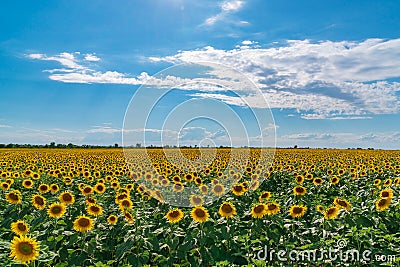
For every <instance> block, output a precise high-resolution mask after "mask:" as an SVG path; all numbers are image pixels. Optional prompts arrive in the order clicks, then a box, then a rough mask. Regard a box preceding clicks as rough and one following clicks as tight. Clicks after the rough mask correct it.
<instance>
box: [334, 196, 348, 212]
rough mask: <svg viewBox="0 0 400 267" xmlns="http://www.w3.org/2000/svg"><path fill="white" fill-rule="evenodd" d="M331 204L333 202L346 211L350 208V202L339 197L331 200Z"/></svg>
mask: <svg viewBox="0 0 400 267" xmlns="http://www.w3.org/2000/svg"><path fill="white" fill-rule="evenodd" d="M333 204H335V205H336V206H337V207H338V208H340V209H345V210H348V211H349V210H350V209H351V206H350V203H349V202H348V201H347V200H346V199H341V198H338V197H337V198H335V200H334V201H333Z"/></svg>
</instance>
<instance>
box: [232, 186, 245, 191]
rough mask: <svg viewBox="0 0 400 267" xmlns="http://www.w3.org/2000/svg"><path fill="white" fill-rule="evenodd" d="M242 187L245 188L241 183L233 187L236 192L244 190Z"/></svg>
mask: <svg viewBox="0 0 400 267" xmlns="http://www.w3.org/2000/svg"><path fill="white" fill-rule="evenodd" d="M242 189H243V188H242V187H241V186H240V185H237V186H235V187H233V190H235V191H236V192H242Z"/></svg>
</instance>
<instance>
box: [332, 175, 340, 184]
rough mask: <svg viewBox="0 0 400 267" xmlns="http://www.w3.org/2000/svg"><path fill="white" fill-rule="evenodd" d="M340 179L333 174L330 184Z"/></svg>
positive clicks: (336, 182)
mask: <svg viewBox="0 0 400 267" xmlns="http://www.w3.org/2000/svg"><path fill="white" fill-rule="evenodd" d="M339 181H340V179H339V178H338V177H337V176H333V177H332V178H331V184H338V183H339Z"/></svg>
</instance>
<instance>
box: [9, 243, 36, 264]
mask: <svg viewBox="0 0 400 267" xmlns="http://www.w3.org/2000/svg"><path fill="white" fill-rule="evenodd" d="M10 250H11V253H10V257H11V258H13V260H14V261H17V262H19V263H22V264H29V263H30V262H31V261H35V260H36V258H37V257H38V256H39V244H38V242H36V240H34V239H32V238H29V237H26V236H21V237H18V236H14V238H13V240H12V241H11V246H10Z"/></svg>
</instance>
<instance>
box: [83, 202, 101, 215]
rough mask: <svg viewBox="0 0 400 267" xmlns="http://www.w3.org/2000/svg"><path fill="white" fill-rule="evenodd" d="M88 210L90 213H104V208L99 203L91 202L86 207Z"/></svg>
mask: <svg viewBox="0 0 400 267" xmlns="http://www.w3.org/2000/svg"><path fill="white" fill-rule="evenodd" d="M86 211H87V213H88V214H89V215H92V216H99V215H101V214H102V213H103V208H102V207H100V206H99V205H97V204H91V205H89V206H88V207H87V208H86Z"/></svg>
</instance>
